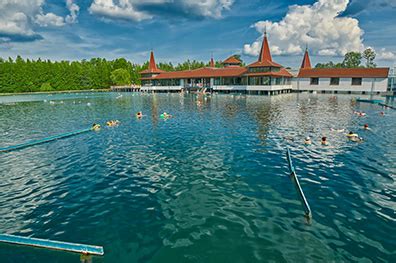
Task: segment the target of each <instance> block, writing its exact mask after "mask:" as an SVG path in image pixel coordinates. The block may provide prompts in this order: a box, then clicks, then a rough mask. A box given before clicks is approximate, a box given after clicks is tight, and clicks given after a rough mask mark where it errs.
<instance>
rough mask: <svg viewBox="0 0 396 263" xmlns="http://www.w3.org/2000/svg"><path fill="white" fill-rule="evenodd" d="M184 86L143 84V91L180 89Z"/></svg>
mask: <svg viewBox="0 0 396 263" xmlns="http://www.w3.org/2000/svg"><path fill="white" fill-rule="evenodd" d="M182 88H183V86H143V87H141V88H140V90H142V91H179V90H182Z"/></svg>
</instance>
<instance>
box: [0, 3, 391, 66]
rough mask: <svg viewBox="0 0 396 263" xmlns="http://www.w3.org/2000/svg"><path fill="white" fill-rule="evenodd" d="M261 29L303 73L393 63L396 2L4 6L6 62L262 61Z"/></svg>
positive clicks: (279, 55)
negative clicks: (371, 60) (355, 58)
mask: <svg viewBox="0 0 396 263" xmlns="http://www.w3.org/2000/svg"><path fill="white" fill-rule="evenodd" d="M264 31H267V34H268V38H269V43H270V47H271V52H272V55H273V59H274V60H275V61H276V62H278V63H281V64H283V65H284V66H285V67H286V66H289V67H295V68H296V67H299V65H300V64H301V60H302V56H303V52H304V50H305V48H306V47H308V49H309V52H310V55H311V62H312V63H313V64H316V63H319V62H328V61H334V62H340V61H342V57H343V55H344V54H345V53H346V52H349V51H362V50H364V49H365V48H368V47H370V48H373V49H374V50H375V51H376V53H377V58H376V63H377V64H378V66H393V65H396V0H316V1H308V0H298V1H285V0H0V57H3V58H8V57H15V56H17V55H21V56H22V57H23V58H31V59H37V58H39V57H40V58H42V59H51V60H81V59H90V58H92V57H104V58H106V59H114V58H119V57H125V58H126V59H128V60H130V61H132V62H134V63H143V62H145V61H147V60H148V58H149V53H150V50H153V51H154V53H155V57H156V60H157V62H160V61H162V62H172V63H173V64H177V63H179V62H183V61H185V60H187V59H190V60H193V59H196V60H201V61H209V60H210V57H211V56H212V55H213V57H214V59H215V60H224V59H226V58H227V57H228V56H230V55H233V54H240V55H241V56H242V59H243V60H244V61H245V62H246V63H249V62H253V61H255V60H257V55H258V53H259V49H260V45H261V41H262V38H263V33H264Z"/></svg>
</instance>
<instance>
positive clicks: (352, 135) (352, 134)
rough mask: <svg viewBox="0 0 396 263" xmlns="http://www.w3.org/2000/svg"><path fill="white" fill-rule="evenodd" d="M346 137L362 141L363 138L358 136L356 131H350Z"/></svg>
mask: <svg viewBox="0 0 396 263" xmlns="http://www.w3.org/2000/svg"><path fill="white" fill-rule="evenodd" d="M347 137H348V139H349V140H350V141H352V142H363V138H362V137H359V135H358V134H357V133H353V132H352V131H350V132H349V133H348V134H347Z"/></svg>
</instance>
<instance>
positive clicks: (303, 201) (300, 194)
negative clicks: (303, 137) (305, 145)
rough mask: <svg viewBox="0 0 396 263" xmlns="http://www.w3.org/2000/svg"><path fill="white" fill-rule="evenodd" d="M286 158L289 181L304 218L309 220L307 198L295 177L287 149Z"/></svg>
mask: <svg viewBox="0 0 396 263" xmlns="http://www.w3.org/2000/svg"><path fill="white" fill-rule="evenodd" d="M286 157H287V162H288V165H289V171H290V175H289V176H290V179H291V180H292V182H293V184H294V186H295V188H296V191H297V194H298V197H299V199H300V201H301V204H302V206H303V209H304V213H305V216H306V217H307V219H311V218H312V212H311V208H310V207H309V204H308V201H307V198H306V197H305V195H304V192H303V190H302V188H301V185H300V182H299V181H298V177H297V174H296V171H295V169H294V166H293V162H292V159H291V155H290V150H289V148H287V152H286Z"/></svg>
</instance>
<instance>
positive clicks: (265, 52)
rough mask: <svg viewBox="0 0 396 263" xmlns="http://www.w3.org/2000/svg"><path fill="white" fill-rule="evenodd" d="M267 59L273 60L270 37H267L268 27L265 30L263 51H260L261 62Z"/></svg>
mask: <svg viewBox="0 0 396 263" xmlns="http://www.w3.org/2000/svg"><path fill="white" fill-rule="evenodd" d="M265 60H267V61H272V57H271V51H270V48H269V44H268V39H267V28H265V31H264V38H263V44H262V45H261V51H260V56H259V61H260V62H263V61H265Z"/></svg>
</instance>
